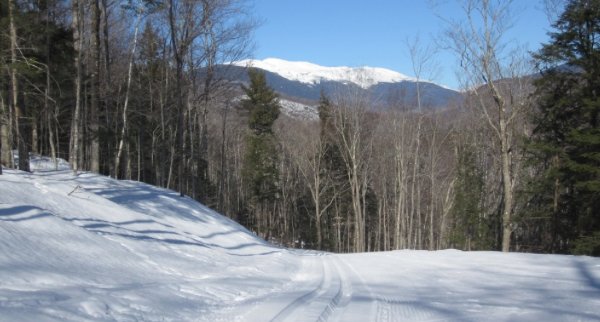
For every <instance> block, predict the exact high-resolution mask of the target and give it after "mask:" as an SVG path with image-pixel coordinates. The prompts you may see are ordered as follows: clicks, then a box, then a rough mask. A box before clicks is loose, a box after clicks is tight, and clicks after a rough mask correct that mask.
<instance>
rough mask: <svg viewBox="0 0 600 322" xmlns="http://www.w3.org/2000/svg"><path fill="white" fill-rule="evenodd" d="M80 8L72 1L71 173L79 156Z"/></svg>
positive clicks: (76, 166) (81, 49)
mask: <svg viewBox="0 0 600 322" xmlns="http://www.w3.org/2000/svg"><path fill="white" fill-rule="evenodd" d="M82 9H83V8H82V6H81V3H80V0H72V5H71V11H72V29H73V47H74V48H75V51H76V53H75V61H74V63H75V73H76V74H75V111H74V112H73V119H72V122H71V137H70V142H69V163H70V164H71V168H72V169H73V173H74V174H77V171H79V161H80V160H79V155H80V145H79V144H80V138H79V136H80V131H81V120H80V118H81V116H80V114H81V88H82V78H83V71H82V69H83V66H82V58H83V45H82V43H83V41H82V40H81V36H82V33H81V19H82V18H83V15H82Z"/></svg>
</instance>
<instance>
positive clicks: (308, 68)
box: [234, 58, 415, 89]
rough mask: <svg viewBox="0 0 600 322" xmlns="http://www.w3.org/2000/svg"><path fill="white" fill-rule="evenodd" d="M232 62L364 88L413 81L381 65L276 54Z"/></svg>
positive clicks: (306, 79)
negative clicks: (324, 63) (349, 64)
mask: <svg viewBox="0 0 600 322" xmlns="http://www.w3.org/2000/svg"><path fill="white" fill-rule="evenodd" d="M234 65H237V66H242V67H247V66H251V67H255V68H260V69H264V70H267V71H270V72H273V73H276V74H279V75H280V76H282V77H284V78H287V79H289V80H293V81H299V82H301V83H305V84H318V83H320V82H321V81H334V82H348V83H354V84H356V85H358V86H360V87H362V88H365V89H366V88H369V87H371V86H373V85H375V84H379V83H397V82H401V81H415V79H414V78H411V77H408V76H406V75H403V74H400V73H398V72H395V71H393V70H389V69H385V68H377V67H345V66H341V67H325V66H320V65H316V64H312V63H308V62H292V61H286V60H283V59H278V58H267V59H264V60H254V59H246V60H241V61H238V62H235V63H234Z"/></svg>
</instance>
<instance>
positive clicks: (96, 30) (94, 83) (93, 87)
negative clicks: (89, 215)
mask: <svg viewBox="0 0 600 322" xmlns="http://www.w3.org/2000/svg"><path fill="white" fill-rule="evenodd" d="M99 1H100V0H92V17H91V19H92V28H91V37H92V39H91V40H92V48H91V61H92V64H91V65H92V67H91V73H90V91H91V93H90V101H91V102H90V113H89V116H90V121H89V132H90V133H89V136H90V141H91V142H90V171H92V172H95V173H99V172H100V138H99V133H98V130H99V128H100V124H99V122H100V121H99V104H98V102H99V95H98V94H99V85H100V66H101V64H100V3H99Z"/></svg>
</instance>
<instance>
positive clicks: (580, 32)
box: [531, 0, 600, 255]
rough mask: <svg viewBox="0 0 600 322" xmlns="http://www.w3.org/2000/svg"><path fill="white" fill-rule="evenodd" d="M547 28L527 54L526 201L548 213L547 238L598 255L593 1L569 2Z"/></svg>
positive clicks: (599, 121) (599, 6)
mask: <svg viewBox="0 0 600 322" xmlns="http://www.w3.org/2000/svg"><path fill="white" fill-rule="evenodd" d="M554 28H555V29H556V32H553V33H551V34H550V36H551V41H550V42H549V43H548V44H545V45H544V46H543V47H542V49H541V50H540V52H539V53H537V54H536V55H535V58H536V60H537V63H538V66H539V67H540V72H541V77H540V78H539V79H538V80H537V81H536V84H535V85H536V89H537V94H538V95H539V111H538V114H537V115H535V117H534V124H535V125H536V128H535V131H534V137H533V142H532V145H531V151H532V152H533V153H532V154H533V155H534V157H533V158H534V159H535V160H537V161H538V163H539V164H541V165H542V167H543V170H542V172H541V175H540V177H539V178H537V179H538V185H537V186H536V189H535V190H534V198H533V199H535V200H537V201H538V204H537V207H542V208H544V209H546V210H547V211H548V212H550V213H551V214H552V221H553V225H552V226H553V228H552V229H553V233H552V234H553V235H554V236H555V237H554V238H553V240H554V241H553V243H559V244H560V245H562V248H565V250H571V251H574V252H577V253H585V254H591V255H600V212H599V211H598V209H600V91H599V89H600V43H599V41H598V40H599V39H600V1H599V0H573V1H571V2H569V3H568V4H567V5H566V7H565V11H564V12H563V14H562V15H561V16H560V18H559V19H558V21H557V22H556V23H555V24H554Z"/></svg>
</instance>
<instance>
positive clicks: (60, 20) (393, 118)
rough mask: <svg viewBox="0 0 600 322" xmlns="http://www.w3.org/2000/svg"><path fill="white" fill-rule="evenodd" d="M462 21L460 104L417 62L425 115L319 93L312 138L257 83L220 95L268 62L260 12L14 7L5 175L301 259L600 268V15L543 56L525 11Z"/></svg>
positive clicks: (1, 136)
mask: <svg viewBox="0 0 600 322" xmlns="http://www.w3.org/2000/svg"><path fill="white" fill-rule="evenodd" d="M463 9H464V16H463V17H460V20H456V21H453V20H444V23H446V25H447V27H448V28H447V30H448V32H447V33H446V34H445V35H444V42H445V46H446V47H447V48H448V49H450V50H452V51H453V52H455V53H456V57H457V58H458V60H459V70H460V75H461V80H462V83H463V87H464V89H465V90H464V92H463V93H464V95H463V99H461V100H458V101H456V102H453V103H452V104H451V105H450V106H447V107H446V108H445V109H433V108H430V107H429V105H428V102H427V99H426V98H424V97H423V96H422V94H421V88H422V81H421V78H422V77H423V76H424V75H422V73H423V71H424V70H425V69H427V67H428V66H429V64H430V58H431V57H430V56H428V54H429V53H430V50H428V49H427V48H422V47H420V45H419V44H418V42H415V43H413V44H410V45H409V46H408V47H409V53H410V56H411V60H412V63H413V72H414V74H415V76H416V78H417V82H416V95H414V97H412V96H411V98H410V99H407V97H402V93H399V94H398V95H397V96H398V97H397V99H396V100H389V101H388V102H385V105H386V107H385V108H381V107H379V108H373V106H372V104H373V103H372V102H373V100H372V99H371V98H368V97H364V96H363V95H359V94H358V93H352V92H335V91H333V92H329V93H322V96H321V100H320V102H319V106H318V120H301V119H297V118H292V117H289V116H287V115H285V113H282V112H281V106H280V104H279V98H278V95H277V93H276V92H275V91H274V90H273V89H271V88H270V87H269V85H268V83H267V82H266V79H265V75H264V74H262V73H261V72H260V71H259V70H254V69H252V68H250V69H249V70H248V73H249V76H250V77H249V78H250V83H249V84H247V85H245V86H243V87H240V85H239V84H237V83H230V82H226V81H225V80H224V78H222V77H221V76H222V74H221V73H222V72H223V70H226V69H227V64H228V63H229V62H233V61H236V60H239V59H241V58H245V57H247V56H248V55H249V54H250V53H251V51H252V47H253V43H252V32H253V30H254V29H255V28H256V27H257V26H258V24H259V23H258V22H257V20H256V19H255V18H254V17H253V14H252V8H251V7H249V6H248V4H247V3H245V2H244V1H241V0H201V1H191V0H163V1H158V0H128V1H115V0H71V1H65V0H2V1H0V30H2V31H0V152H1V153H0V162H1V163H2V165H3V166H5V167H11V168H18V169H21V170H24V171H28V170H29V162H28V158H29V155H30V153H32V154H41V155H49V156H50V157H51V158H52V159H53V160H56V159H57V158H64V159H67V160H69V163H70V164H71V167H72V169H73V171H74V172H75V173H78V172H80V171H92V172H96V173H102V174H107V175H110V176H113V177H115V178H120V179H130V180H139V181H143V182H147V183H151V184H155V185H158V186H161V187H167V188H170V189H174V190H176V191H178V192H179V193H181V195H188V196H190V197H192V198H194V199H197V200H199V201H201V202H203V203H205V204H206V205H208V206H210V207H212V208H215V209H217V210H218V211H220V212H222V213H223V214H225V215H227V216H229V217H231V218H233V219H235V220H237V221H238V222H240V223H242V224H244V225H245V226H246V227H248V228H250V229H252V230H253V231H255V232H256V233H257V234H258V235H260V236H261V237H264V238H266V239H268V240H271V241H273V242H276V243H279V244H282V245H286V246H295V247H310V248H316V249H324V250H331V251H337V252H358V251H379V250H392V249H405V248H411V249H429V250H434V249H442V248H458V249H465V250H503V251H509V250H514V251H532V252H549V253H581V254H592V255H600V218H599V216H600V214H599V212H600V211H599V210H598V209H600V205H599V204H598V200H600V198H598V197H600V164H599V163H600V159H599V158H598V155H600V139H599V138H600V130H599V128H598V126H599V125H598V122H599V120H598V117H599V116H598V110H599V107H600V103H599V100H598V88H600V86H599V85H600V68H599V67H600V66H598V62H599V61H600V57H599V50H598V45H599V44H598V40H597V39H600V37H599V36H600V35H599V31H600V23H599V21H600V19H599V17H600V1H598V0H572V1H568V2H567V3H566V4H565V6H564V11H563V13H562V14H561V15H560V16H559V17H558V18H557V20H556V22H555V23H554V25H553V27H554V31H553V32H552V33H550V34H549V36H550V40H549V42H548V43H547V44H544V45H543V47H542V49H541V50H540V51H538V52H536V53H533V55H530V54H529V53H523V52H522V51H518V50H515V48H514V47H512V46H509V44H510V41H508V40H506V37H505V35H506V32H507V30H508V29H507V28H508V27H509V26H510V24H509V23H508V22H509V21H510V19H511V17H512V16H511V11H510V10H511V4H510V2H507V1H494V0H484V1H470V0H465V1H463ZM531 61H533V62H534V66H533V67H534V68H531V66H532V64H531ZM379 105H382V104H379ZM15 152H16V153H15ZM0 171H1V170H0Z"/></svg>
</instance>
